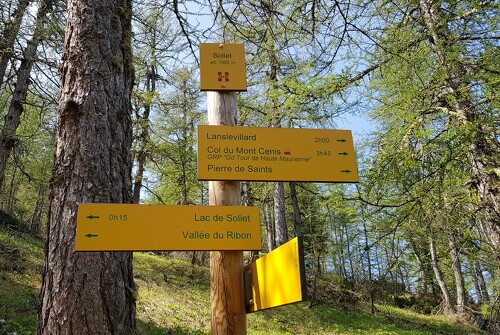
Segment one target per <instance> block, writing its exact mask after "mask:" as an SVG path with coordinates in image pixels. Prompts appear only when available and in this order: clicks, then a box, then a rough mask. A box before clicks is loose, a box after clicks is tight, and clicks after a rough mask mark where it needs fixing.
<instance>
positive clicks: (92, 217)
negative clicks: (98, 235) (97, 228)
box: [87, 215, 99, 220]
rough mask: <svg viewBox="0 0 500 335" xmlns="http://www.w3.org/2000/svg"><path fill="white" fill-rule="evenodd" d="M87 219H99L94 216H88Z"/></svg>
mask: <svg viewBox="0 0 500 335" xmlns="http://www.w3.org/2000/svg"><path fill="white" fill-rule="evenodd" d="M87 219H90V220H92V219H99V217H98V216H95V215H89V216H87Z"/></svg>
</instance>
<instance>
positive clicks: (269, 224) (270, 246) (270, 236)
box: [264, 201, 276, 252]
mask: <svg viewBox="0 0 500 335" xmlns="http://www.w3.org/2000/svg"><path fill="white" fill-rule="evenodd" d="M269 207H270V205H269V202H268V201H266V202H265V204H264V220H265V221H266V232H267V234H266V238H267V251H268V252H269V251H272V250H274V249H275V248H276V245H275V240H274V225H273V221H272V216H271V210H270V209H269Z"/></svg>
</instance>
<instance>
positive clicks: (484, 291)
mask: <svg viewBox="0 0 500 335" xmlns="http://www.w3.org/2000/svg"><path fill="white" fill-rule="evenodd" d="M472 264H473V271H474V282H475V283H476V286H477V295H478V303H479V304H481V303H488V302H489V301H490V294H489V293H488V288H487V286H486V280H485V279H484V276H483V270H482V269H481V264H480V263H479V261H478V260H477V259H476V260H474V261H473V262H472Z"/></svg>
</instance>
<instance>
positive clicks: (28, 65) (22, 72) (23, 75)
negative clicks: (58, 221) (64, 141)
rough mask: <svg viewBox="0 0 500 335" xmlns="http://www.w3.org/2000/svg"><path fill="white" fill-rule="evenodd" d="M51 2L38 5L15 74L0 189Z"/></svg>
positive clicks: (1, 150) (1, 147) (1, 148)
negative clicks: (28, 37)
mask: <svg viewBox="0 0 500 335" xmlns="http://www.w3.org/2000/svg"><path fill="white" fill-rule="evenodd" d="M52 5H53V1H52V0H46V1H45V2H43V1H42V2H41V3H40V7H39V8H38V13H37V16H36V22H35V30H34V32H33V37H32V38H31V39H30V40H29V41H28V43H27V45H26V49H25V50H24V53H23V59H22V61H21V65H20V67H19V70H18V73H17V81H16V85H15V89H14V93H13V95H12V99H11V101H10V106H9V110H8V112H7V114H6V115H5V121H4V124H3V129H2V136H1V141H0V188H1V186H2V185H3V182H4V179H5V168H6V166H7V161H8V160H9V157H10V154H11V152H12V149H13V148H14V147H15V146H16V144H17V142H18V140H17V138H16V130H17V128H18V127H19V123H20V122H21V114H22V113H23V110H24V106H23V105H24V103H25V100H26V96H27V95H28V85H29V83H30V75H31V69H32V68H33V63H34V62H35V58H36V50H37V48H38V45H39V44H40V38H41V36H43V31H44V24H45V21H46V19H47V18H46V15H47V13H49V12H50V11H51V10H52Z"/></svg>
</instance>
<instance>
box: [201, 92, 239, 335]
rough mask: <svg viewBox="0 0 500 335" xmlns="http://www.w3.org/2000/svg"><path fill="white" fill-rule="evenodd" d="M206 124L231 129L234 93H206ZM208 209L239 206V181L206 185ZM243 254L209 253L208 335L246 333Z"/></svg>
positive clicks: (235, 108) (233, 116) (230, 252)
mask: <svg viewBox="0 0 500 335" xmlns="http://www.w3.org/2000/svg"><path fill="white" fill-rule="evenodd" d="M207 101H208V124H210V125H226V126H235V125H236V121H237V107H236V92H232V91H228V92H214V91H209V92H207ZM208 192H209V205H219V206H220V205H222V206H238V205H240V203H241V194H240V182H239V181H210V182H209V183H208ZM243 287H244V285H243V252H242V251H212V252H211V253H210V300H211V310H212V318H211V334H212V335H245V334H246V333H247V329H246V328H247V326H246V311H245V302H244V289H243Z"/></svg>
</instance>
